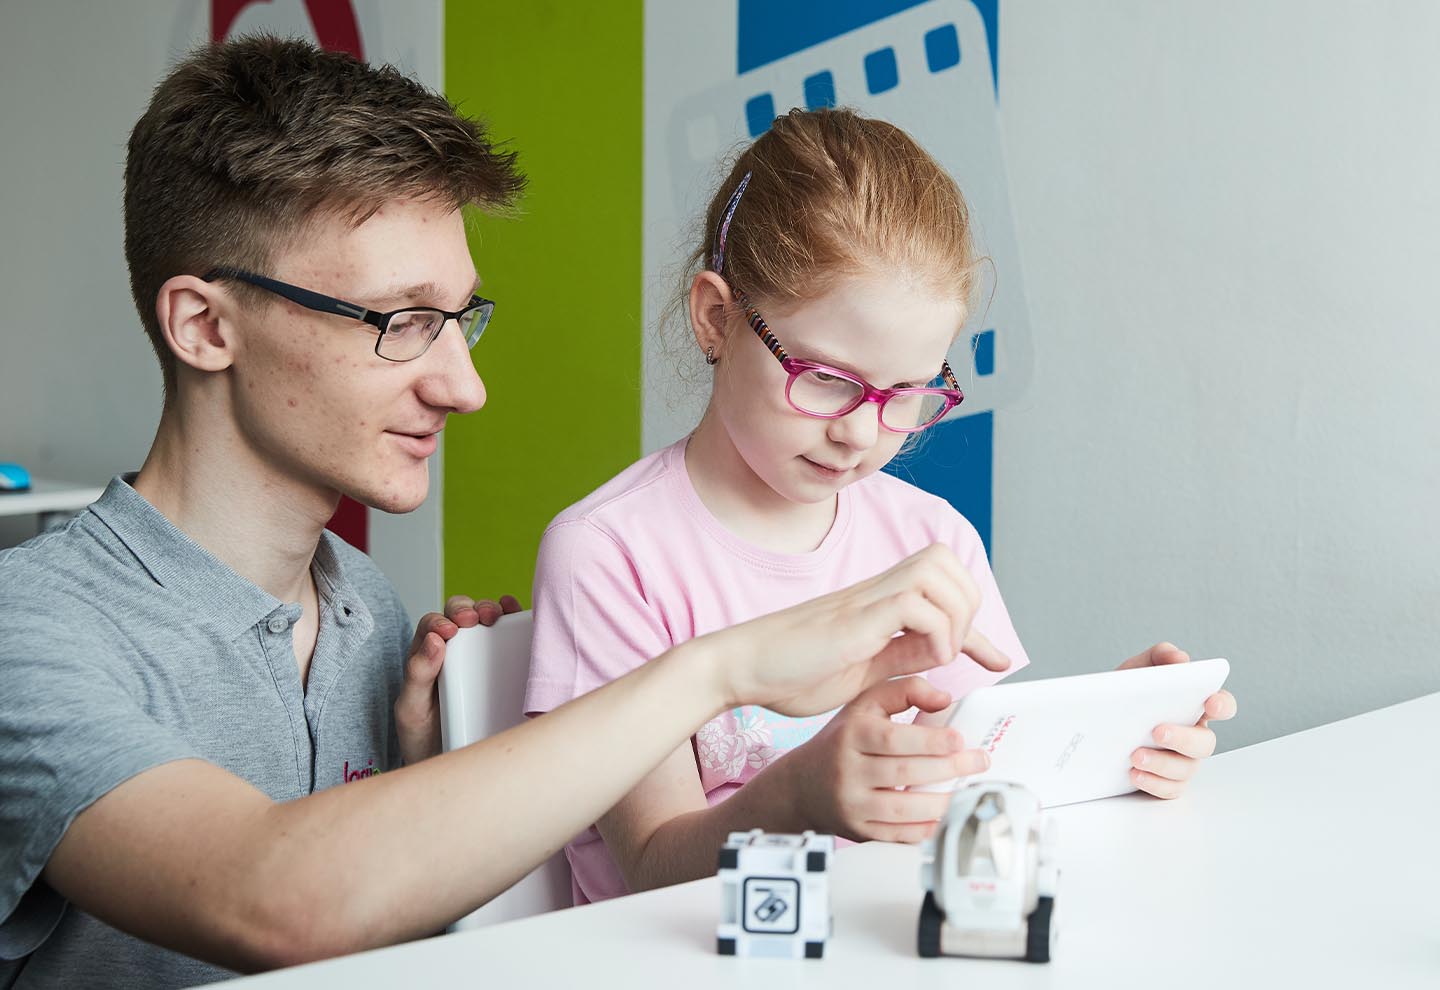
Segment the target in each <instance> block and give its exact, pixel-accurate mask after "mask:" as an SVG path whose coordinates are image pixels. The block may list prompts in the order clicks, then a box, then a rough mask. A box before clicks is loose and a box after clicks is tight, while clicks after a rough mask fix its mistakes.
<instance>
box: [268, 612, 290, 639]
mask: <svg viewBox="0 0 1440 990" xmlns="http://www.w3.org/2000/svg"><path fill="white" fill-rule="evenodd" d="M265 628H266V629H269V630H270V631H271V632H272V633H274V634H275V635H277V636H278V635H280V634H281V633H283V632H284V631H285V630H286V629H289V628H290V621H289V620H288V619H286V618H285V617H284V616H283V615H272V616H270V621H269V622H267V623H265Z"/></svg>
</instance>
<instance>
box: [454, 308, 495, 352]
mask: <svg viewBox="0 0 1440 990" xmlns="http://www.w3.org/2000/svg"><path fill="white" fill-rule="evenodd" d="M494 312H495V304H494V303H493V302H483V303H481V304H480V305H478V306H476V307H475V308H474V309H467V310H466V311H465V312H464V313H462V314H460V332H461V333H462V334H464V335H465V344H466V345H467V346H469V347H474V346H475V345H476V344H477V343H478V342H479V340H480V335H481V334H483V333H484V332H485V328H486V327H487V326H489V325H490V314H492V313H494Z"/></svg>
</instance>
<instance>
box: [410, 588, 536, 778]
mask: <svg viewBox="0 0 1440 990" xmlns="http://www.w3.org/2000/svg"><path fill="white" fill-rule="evenodd" d="M518 611H520V603H519V602H518V601H517V600H516V599H515V597H514V596H513V595H501V596H500V601H499V603H498V604H497V603H496V602H492V601H478V602H477V601H475V600H474V599H472V598H468V597H466V596H465V595H451V596H450V599H449V600H448V601H447V602H446V603H445V614H444V615H441V614H439V613H438V612H427V613H426V614H425V615H424V616H422V617H421V619H420V622H419V624H418V625H417V626H416V628H415V638H414V639H412V640H411V641H410V657H409V659H408V660H406V661H405V683H404V684H402V685H401V686H400V695H399V697H397V698H396V699H395V734H396V736H397V737H398V738H399V740H400V757H401V759H402V760H404V762H405V764H406V766H409V765H410V764H412V763H418V762H420V761H421V760H423V759H425V758H427V757H430V756H434V755H436V754H437V753H439V752H440V691H439V680H440V668H441V667H442V666H444V664H445V644H446V643H447V642H449V641H450V639H451V638H453V637H454V635H455V634H456V633H457V632H459V631H460V630H461V629H464V628H468V627H470V626H474V625H481V626H493V625H494V624H495V623H496V622H497V621H498V620H499V618H500V616H502V615H507V614H509V613H511V612H518Z"/></svg>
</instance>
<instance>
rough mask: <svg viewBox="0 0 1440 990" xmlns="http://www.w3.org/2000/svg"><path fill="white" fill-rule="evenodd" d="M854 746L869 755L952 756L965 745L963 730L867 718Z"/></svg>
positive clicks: (856, 736)
mask: <svg viewBox="0 0 1440 990" xmlns="http://www.w3.org/2000/svg"><path fill="white" fill-rule="evenodd" d="M853 745H854V746H855V748H856V749H857V750H859V751H860V752H861V753H863V754H865V755H866V756H887V757H888V756H949V755H951V754H952V753H958V752H960V751H961V750H962V749H964V748H965V741H964V740H963V739H961V738H960V733H958V732H956V731H955V730H954V729H951V728H947V727H945V726H943V725H938V726H930V725H913V724H907V723H905V722H892V721H890V720H889V719H867V720H866V722H865V724H864V725H863V726H860V727H859V728H857V729H856V730H855V735H854V743H853Z"/></svg>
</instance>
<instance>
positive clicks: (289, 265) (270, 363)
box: [232, 201, 485, 512]
mask: <svg viewBox="0 0 1440 990" xmlns="http://www.w3.org/2000/svg"><path fill="white" fill-rule="evenodd" d="M265 274H266V275H269V276H271V277H273V278H277V279H279V280H281V281H283V282H289V283H291V284H293V285H298V286H303V287H304V288H307V289H313V290H314V291H316V292H321V293H324V294H326V295H329V296H334V297H336V298H338V299H343V300H345V301H347V302H353V303H356V304H358V305H361V306H365V307H367V308H369V309H371V310H375V311H378V312H388V311H390V310H395V309H401V308H403V307H406V306H430V307H435V308H439V309H443V310H446V311H452V312H453V311H456V310H459V309H462V308H463V307H464V306H465V304H466V303H468V302H469V300H470V297H471V295H472V294H473V293H474V292H475V289H476V281H477V279H476V275H475V267H474V264H473V263H472V261H471V259H470V252H469V249H468V248H467V246H466V243H465V229H464V225H463V223H462V220H461V216H460V213H459V212H458V211H454V210H449V209H446V208H444V207H438V206H434V205H428V204H424V203H414V202H407V201H396V202H392V203H388V204H386V205H385V206H384V207H383V208H381V209H380V210H379V211H377V212H376V213H375V215H374V216H372V217H371V218H370V219H368V220H366V221H365V223H363V224H361V225H360V226H359V227H352V226H350V225H349V224H347V223H345V222H343V221H340V220H326V221H324V222H321V223H319V224H316V225H315V226H314V227H313V228H312V232H311V233H307V234H306V236H305V237H304V238H303V239H302V240H301V242H300V243H297V244H296V245H294V246H293V247H292V248H290V249H289V250H286V251H282V252H281V253H280V254H279V256H278V257H277V258H276V259H275V262H274V264H273V267H272V270H270V271H267V272H266V273H265ZM239 319H240V321H241V326H242V328H243V332H241V333H240V334H238V335H237V341H236V344H235V349H236V360H235V363H234V365H233V366H232V370H233V377H234V390H233V393H232V394H233V396H234V403H235V408H234V414H235V417H236V423H237V428H238V430H239V432H240V433H241V435H242V436H243V437H244V438H245V440H246V441H247V442H248V443H250V444H251V445H252V446H253V448H254V449H255V451H256V453H257V454H258V455H259V456H260V458H261V459H262V460H263V461H264V462H266V463H267V464H268V465H271V466H273V468H274V469H275V470H276V472H277V473H278V474H280V475H283V476H286V477H289V478H293V479H295V480H297V481H300V482H302V483H305V484H308V485H311V486H314V487H316V488H317V489H320V490H324V491H327V492H339V493H340V494H342V495H348V496H350V497H351V498H353V499H355V500H356V501H359V502H362V503H364V504H366V505H370V506H374V507H375V508H378V509H383V510H384V511H386V512H408V511H410V510H411V509H414V508H415V507H417V506H418V505H419V504H420V503H421V502H422V501H423V500H424V498H425V494H426V492H427V490H428V488H429V483H430V482H429V468H428V463H427V462H428V458H429V457H430V455H431V454H433V453H434V452H435V448H436V444H437V442H438V439H439V436H438V435H439V432H440V430H441V429H443V428H444V426H445V419H446V417H447V416H448V415H449V414H450V413H457V412H458V413H465V412H472V411H474V410H476V409H479V408H480V407H481V406H482V405H483V404H484V403H485V386H484V384H483V383H482V382H481V381H480V376H479V375H478V374H476V372H475V367H474V365H473V364H472V363H471V361H470V355H469V351H468V349H467V347H466V344H465V340H464V337H463V336H462V335H461V332H460V329H459V327H458V326H457V325H456V324H455V323H454V321H451V322H448V323H446V324H445V327H444V329H443V330H442V331H441V332H440V335H439V336H438V337H437V338H436V339H435V341H434V343H432V344H431V345H430V349H429V350H427V351H426V352H425V353H424V354H422V355H421V356H420V357H418V358H416V359H414V360H413V361H406V362H393V361H387V360H385V359H384V358H382V357H380V356H379V355H377V354H376V353H375V340H376V335H377V331H376V329H375V328H374V327H373V326H370V325H369V324H365V323H361V322H359V321H358V320H351V319H347V318H345V317H341V316H332V315H328V314H324V313H317V312H314V311H312V310H308V309H305V308H303V307H300V306H297V305H294V304H293V303H290V302H288V301H286V300H283V299H279V298H274V299H273V300H270V301H269V304H268V305H261V306H255V307H253V308H249V309H247V310H245V311H244V312H243V313H242V314H241V316H240V317H239ZM257 494H264V493H257Z"/></svg>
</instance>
